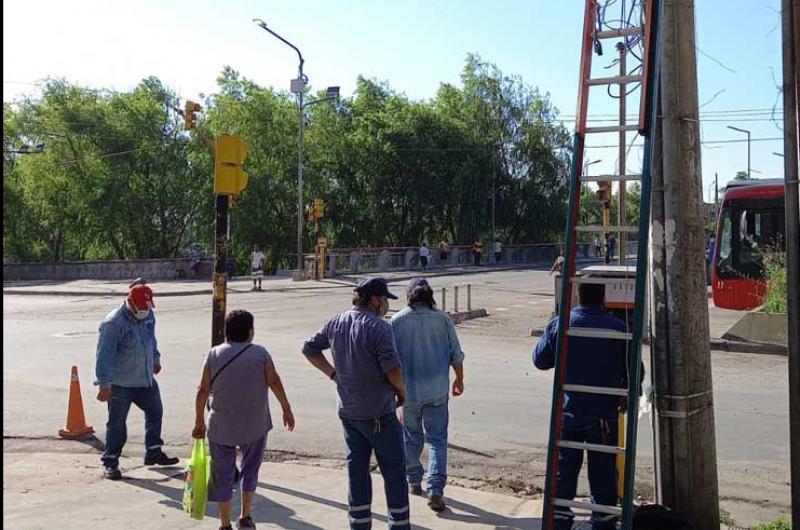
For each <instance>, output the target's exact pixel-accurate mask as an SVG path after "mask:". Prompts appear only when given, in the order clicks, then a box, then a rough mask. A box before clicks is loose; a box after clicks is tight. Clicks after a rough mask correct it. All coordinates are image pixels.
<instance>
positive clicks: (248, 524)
mask: <svg viewBox="0 0 800 530" xmlns="http://www.w3.org/2000/svg"><path fill="white" fill-rule="evenodd" d="M255 527H256V523H254V522H253V518H252V517H250V516H249V515H248V516H247V517H240V518H239V520H238V521H236V528H238V529H239V530H244V529H247V528H252V529H254V528H255Z"/></svg>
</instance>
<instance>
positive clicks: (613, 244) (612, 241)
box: [608, 234, 624, 259]
mask: <svg viewBox="0 0 800 530" xmlns="http://www.w3.org/2000/svg"><path fill="white" fill-rule="evenodd" d="M616 251H617V238H616V237H614V234H611V235H609V236H608V253H609V255H610V258H611V259H614V255H615V254H616ZM623 257H624V256H623Z"/></svg>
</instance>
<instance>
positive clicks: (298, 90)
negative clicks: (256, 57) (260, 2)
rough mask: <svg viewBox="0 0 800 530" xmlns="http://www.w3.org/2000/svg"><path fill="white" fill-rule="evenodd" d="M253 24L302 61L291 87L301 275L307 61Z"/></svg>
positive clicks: (280, 38) (298, 269) (258, 20)
mask: <svg viewBox="0 0 800 530" xmlns="http://www.w3.org/2000/svg"><path fill="white" fill-rule="evenodd" d="M253 22H255V23H256V24H258V26H259V27H260V28H261V29H263V30H264V31H267V32H268V33H269V34H270V35H272V36H273V37H275V38H277V39H278V40H280V41H281V42H283V43H284V44H286V45H287V46H289V47H290V48H292V49H293V50H294V51H296V52H297V57H298V58H299V59H300V64H299V65H298V67H297V79H292V81H291V85H290V86H291V91H292V93H293V94H296V95H297V122H298V137H297V150H298V156H297V272H298V273H299V272H300V271H302V270H303V126H304V124H303V92H305V88H306V84H308V77H306V76H305V74H303V63H305V59H303V54H302V53H300V50H299V49H298V48H297V46H295V45H294V44H292V43H291V42H289V41H288V40H286V39H284V38H283V37H281V36H280V35H278V34H277V33H275V32H274V31H272V30H271V29H269V28H268V27H267V24H266V22H264V21H263V20H261V19H258V18H254V19H253Z"/></svg>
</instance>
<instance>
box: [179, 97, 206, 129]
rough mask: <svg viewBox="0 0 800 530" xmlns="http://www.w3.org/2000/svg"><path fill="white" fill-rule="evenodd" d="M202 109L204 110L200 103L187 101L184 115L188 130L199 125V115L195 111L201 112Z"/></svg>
mask: <svg viewBox="0 0 800 530" xmlns="http://www.w3.org/2000/svg"><path fill="white" fill-rule="evenodd" d="M201 110H203V107H201V106H200V103H195V102H194V101H187V102H186V106H185V107H184V111H183V112H184V114H183V117H184V119H185V120H186V130H187V131H189V130H192V129H194V128H195V127H197V116H195V112H200V111H201Z"/></svg>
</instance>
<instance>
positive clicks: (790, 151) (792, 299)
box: [781, 0, 800, 528]
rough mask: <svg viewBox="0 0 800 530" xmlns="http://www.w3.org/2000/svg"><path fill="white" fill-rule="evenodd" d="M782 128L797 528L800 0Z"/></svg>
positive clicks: (787, 48)
mask: <svg viewBox="0 0 800 530" xmlns="http://www.w3.org/2000/svg"><path fill="white" fill-rule="evenodd" d="M781 8H782V9H781V17H782V27H783V31H782V33H783V130H784V143H783V145H784V149H783V164H784V179H785V181H786V192H785V202H786V278H787V286H786V295H787V296H786V302H787V306H788V308H787V309H788V310H787V313H788V315H787V318H788V323H787V324H788V329H789V337H788V339H789V340H788V346H789V438H790V440H789V447H790V449H791V450H790V451H789V454H790V455H791V456H790V459H791V483H792V485H791V488H792V528H800V206H798V202H800V197H798V195H799V194H800V189H799V186H798V165H800V162H798V158H800V138H799V137H798V119H800V117H799V116H798V96H800V94H799V93H798V91H800V87H798V82H800V75H798V73H797V59H798V55H800V0H783V2H782V5H781Z"/></svg>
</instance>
